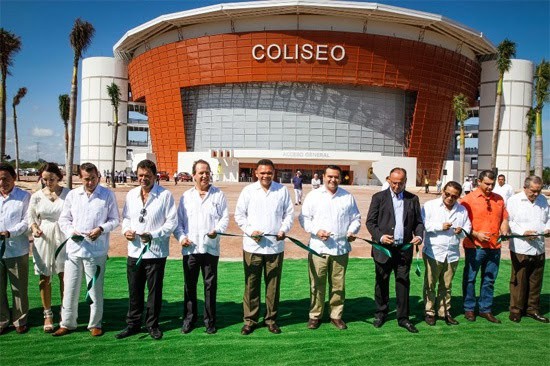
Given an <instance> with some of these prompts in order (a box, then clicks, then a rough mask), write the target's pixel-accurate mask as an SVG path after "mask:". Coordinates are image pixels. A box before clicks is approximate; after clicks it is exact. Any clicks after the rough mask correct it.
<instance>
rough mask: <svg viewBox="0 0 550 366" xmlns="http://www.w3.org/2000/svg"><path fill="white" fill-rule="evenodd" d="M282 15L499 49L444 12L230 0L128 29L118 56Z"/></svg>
mask: <svg viewBox="0 0 550 366" xmlns="http://www.w3.org/2000/svg"><path fill="white" fill-rule="evenodd" d="M278 15H327V16H338V17H344V18H356V19H364V20H376V21H381V22H392V23H398V24H402V25H407V26H413V27H418V28H419V29H424V30H427V31H432V32H435V33H437V34H440V35H442V36H444V37H450V38H452V39H455V40H457V41H459V42H461V43H462V44H464V45H465V46H467V47H469V48H470V49H471V50H472V52H473V53H474V54H475V55H476V56H483V55H490V54H493V53H495V52H496V49H495V46H494V45H493V44H492V43H491V42H490V41H489V40H488V39H487V38H486V37H485V36H484V35H483V33H481V32H478V31H476V30H474V29H472V28H469V27H467V26H465V25H462V24H460V23H458V22H455V21H453V20H451V19H448V18H445V17H443V16H441V15H437V14H432V13H426V12H421V11H416V10H411V9H405V8H399V7H395V6H389V5H383V4H377V3H365V2H349V1H332V0H278V1H253V2H240V3H226V4H218V5H212V6H207V7H202V8H197V9H192V10H186V11H182V12H178V13H172V14H165V15H161V16H159V17H157V18H155V19H153V20H151V21H149V22H147V23H144V24H142V25H140V26H138V27H136V28H133V29H131V30H129V31H128V32H126V34H125V35H124V36H123V37H122V38H121V39H120V40H119V41H118V42H117V43H116V44H115V45H114V47H113V51H114V54H115V56H117V57H120V58H123V59H127V60H129V59H131V58H132V57H133V54H134V51H135V50H136V49H137V48H138V47H140V46H141V45H142V44H143V43H144V42H146V41H147V40H149V39H151V38H153V37H156V36H159V35H162V34H163V33H166V32H170V31H173V30H177V29H180V28H183V27H186V26H190V25H196V24H203V23H209V22H217V21H224V20H230V21H233V20H239V19H244V18H252V17H264V16H278Z"/></svg>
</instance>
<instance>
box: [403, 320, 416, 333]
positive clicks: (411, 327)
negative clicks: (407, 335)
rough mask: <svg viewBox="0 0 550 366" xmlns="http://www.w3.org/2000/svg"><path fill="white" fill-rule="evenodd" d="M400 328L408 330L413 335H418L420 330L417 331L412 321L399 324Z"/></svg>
mask: <svg viewBox="0 0 550 366" xmlns="http://www.w3.org/2000/svg"><path fill="white" fill-rule="evenodd" d="M399 326H400V327H401V328H405V329H406V330H408V331H409V332H411V333H418V329H416V327H415V326H414V324H413V323H411V321H410V320H404V321H402V322H401V324H399Z"/></svg>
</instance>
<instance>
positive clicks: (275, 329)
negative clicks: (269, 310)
mask: <svg viewBox="0 0 550 366" xmlns="http://www.w3.org/2000/svg"><path fill="white" fill-rule="evenodd" d="M267 327H268V329H269V331H270V332H271V333H273V334H281V328H279V326H278V325H277V323H271V324H269V325H268V326H267Z"/></svg>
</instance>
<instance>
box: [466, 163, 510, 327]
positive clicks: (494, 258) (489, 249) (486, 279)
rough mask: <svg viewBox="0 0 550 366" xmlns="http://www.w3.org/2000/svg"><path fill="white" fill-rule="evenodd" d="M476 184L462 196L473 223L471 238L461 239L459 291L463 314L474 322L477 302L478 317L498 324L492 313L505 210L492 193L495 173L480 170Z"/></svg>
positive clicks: (505, 231)
mask: <svg viewBox="0 0 550 366" xmlns="http://www.w3.org/2000/svg"><path fill="white" fill-rule="evenodd" d="M477 181H478V187H477V188H476V189H475V190H474V191H472V192H471V193H470V194H468V195H466V196H465V197H464V198H463V199H462V202H461V203H462V205H463V206H464V207H465V208H466V209H467V210H468V217H469V218H470V222H471V223H472V235H471V236H472V239H474V241H475V243H472V241H471V240H470V239H469V238H467V239H464V241H463V242H462V244H463V246H464V252H465V257H466V261H465V265H464V275H463V277H462V292H463V297H464V317H465V318H466V320H468V321H471V322H473V321H475V320H476V315H475V308H476V303H477V305H479V316H480V317H482V318H485V319H487V320H488V321H490V322H491V323H500V320H499V319H497V318H495V317H494V315H493V313H492V312H491V308H492V306H493V292H494V284H495V280H496V278H497V275H498V267H499V263H500V243H499V242H498V237H499V235H500V234H507V233H508V230H509V229H508V212H507V211H506V208H505V207H504V200H503V199H502V197H500V196H499V195H498V194H494V193H493V192H492V190H493V187H494V186H495V173H494V172H493V171H491V170H484V171H482V172H481V173H479V178H478V180H477ZM480 269H481V276H482V279H481V293H480V296H479V300H477V301H476V291H475V284H476V277H477V273H478V272H479V270H480Z"/></svg>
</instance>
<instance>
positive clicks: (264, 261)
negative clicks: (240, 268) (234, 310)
mask: <svg viewBox="0 0 550 366" xmlns="http://www.w3.org/2000/svg"><path fill="white" fill-rule="evenodd" d="M283 258H284V252H282V253H278V254H253V253H248V252H245V251H243V259H244V260H243V263H244V282H245V288H244V296H243V310H244V323H245V324H246V325H256V324H258V320H259V318H260V301H261V298H260V294H261V284H262V272H263V275H264V281H265V307H266V312H265V316H264V322H265V324H267V325H269V324H273V323H275V320H276V319H277V311H278V308H279V295H280V289H281V273H282V271H283Z"/></svg>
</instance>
